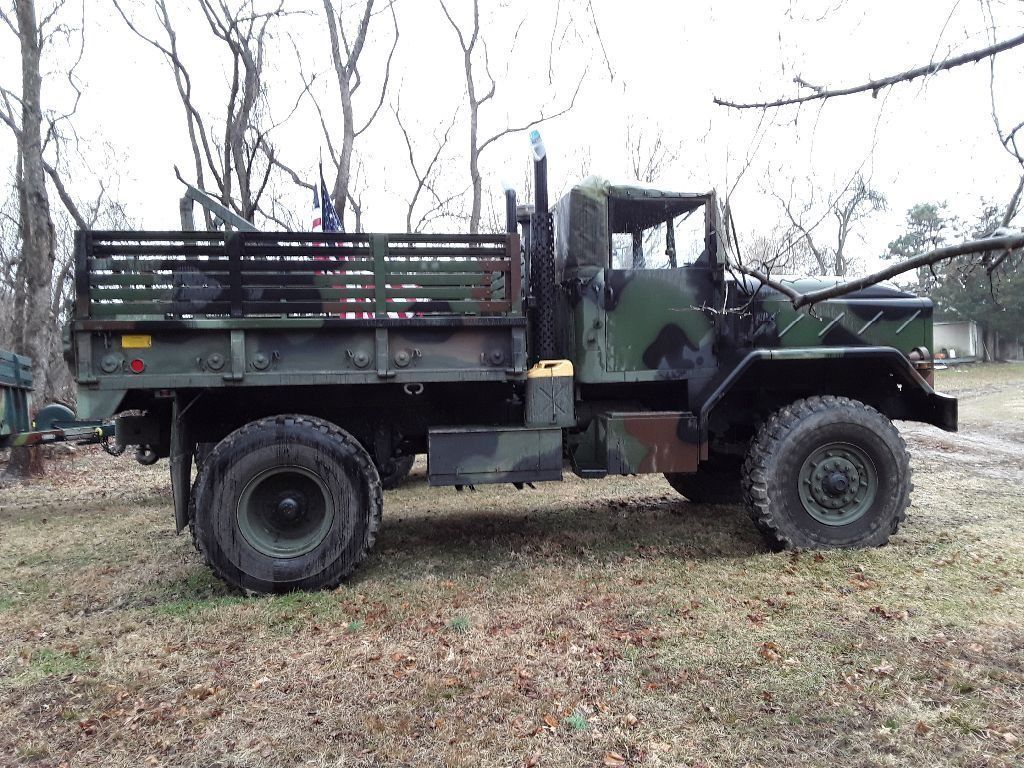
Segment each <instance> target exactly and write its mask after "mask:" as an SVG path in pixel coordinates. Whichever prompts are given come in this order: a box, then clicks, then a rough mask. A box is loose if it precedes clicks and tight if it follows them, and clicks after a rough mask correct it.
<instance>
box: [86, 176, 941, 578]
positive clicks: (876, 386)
mask: <svg viewBox="0 0 1024 768" xmlns="http://www.w3.org/2000/svg"><path fill="white" fill-rule="evenodd" d="M536 172H537V183H536V184H535V187H536V190H537V196H536V200H535V203H534V205H533V206H519V207H517V205H516V201H515V196H514V193H511V192H510V193H508V195H507V200H506V204H507V205H506V208H507V210H506V213H507V231H506V232H505V233H501V234H429V235H424V234H417V235H409V234H377V233H372V234H335V233H330V234H314V233H282V232H273V233H270V232H226V233H225V232H208V231H205V232H196V231H177V232H100V231H90V232H80V233H79V234H78V240H77V253H76V269H75V273H76V281H77V282H76V293H77V296H76V310H75V311H76V314H75V318H74V320H73V324H72V326H71V330H72V334H71V340H70V341H71V343H70V354H71V358H72V359H73V361H74V364H75V367H76V376H77V380H78V383H79V395H78V402H79V406H80V408H81V410H82V415H83V416H84V417H87V418H92V419H105V418H108V417H111V416H113V415H115V414H122V413H123V414H126V415H121V416H119V417H118V418H117V420H116V438H117V441H118V442H119V444H121V445H134V446H138V450H137V453H138V456H139V458H140V459H141V460H144V461H153V460H159V459H161V458H169V464H170V473H171V480H172V485H171V487H172V496H173V507H174V517H175V525H176V527H177V530H178V531H179V532H181V531H183V530H184V529H185V528H191V532H192V536H193V539H194V542H195V545H196V547H197V549H198V550H199V552H200V553H201V555H202V557H203V558H204V559H205V561H206V562H207V563H208V564H209V565H210V566H211V567H212V568H213V570H214V571H215V572H216V573H217V575H218V576H220V577H221V578H222V579H224V580H225V581H227V582H228V583H230V584H232V585H235V586H237V587H239V588H242V589H245V590H249V591H253V592H278V591H285V590H294V589H318V588H324V587H332V586H335V585H337V584H338V583H339V582H340V581H341V580H342V579H344V578H345V577H346V576H348V575H349V574H351V573H352V571H353V569H355V568H356V567H357V566H358V565H359V563H360V562H361V561H362V560H364V559H365V558H366V557H367V554H368V553H369V551H370V549H371V548H372V546H373V544H374V539H375V538H376V536H377V532H378V530H379V527H380V524H381V514H382V510H383V503H384V496H383V494H382V491H381V472H380V470H379V469H378V467H385V466H388V463H389V462H395V461H401V462H403V463H408V462H409V461H410V460H411V459H410V457H413V456H415V455H416V454H426V456H427V479H428V481H429V483H430V485H433V486H454V487H455V488H457V489H461V488H465V487H469V486H475V485H479V484H483V483H512V484H515V485H516V486H517V487H520V488H521V487H523V485H525V484H531V483H536V482H539V481H557V480H560V479H561V478H562V476H563V472H564V471H566V470H567V469H568V470H569V471H572V472H574V473H575V474H577V475H578V476H580V477H583V478H593V479H597V478H602V477H605V476H607V475H609V474H611V475H630V474H640V473H659V474H664V476H665V477H666V478H667V480H668V482H669V483H670V484H671V485H672V486H673V487H674V488H675V489H676V490H677V491H679V493H680V494H682V495H683V496H685V497H686V498H687V499H690V500H692V501H694V502H721V503H732V502H742V503H743V504H744V505H745V506H746V508H747V510H748V511H749V513H750V515H751V517H752V518H753V521H754V523H755V524H756V525H757V526H758V527H759V528H760V529H761V530H762V531H763V532H764V534H765V535H766V536H767V537H768V539H769V541H770V542H771V544H772V545H773V546H777V547H793V548H810V547H858V546H878V545H882V544H884V543H885V542H886V541H887V540H888V538H889V536H890V535H891V534H892V533H893V532H894V531H896V529H897V526H898V525H899V524H900V522H901V521H902V520H903V519H904V516H905V514H906V510H907V506H908V504H909V494H910V491H911V488H912V486H911V470H910V462H909V458H908V455H907V451H906V448H905V445H904V443H903V440H902V439H901V437H900V435H899V433H898V432H897V431H896V429H895V428H894V426H893V424H892V421H891V420H892V419H906V420H913V421H921V422H926V423H929V424H933V425H936V426H938V427H940V428H942V429H946V430H955V429H956V425H957V407H956V406H957V404H956V400H954V399H952V398H950V397H947V396H944V395H942V394H938V393H936V392H935V391H934V389H933V386H932V383H933V382H932V358H931V352H930V349H931V346H932V304H931V302H930V301H929V300H927V299H923V298H918V297H915V296H913V295H911V294H907V293H904V292H901V291H899V290H897V289H895V288H892V287H887V286H875V287H871V288H868V289H865V290H861V291H858V292H856V293H852V294H850V295H847V296H844V297H842V298H841V299H837V300H832V301H826V302H823V303H820V304H817V305H816V306H815V307H814V308H813V311H807V310H803V311H797V310H795V309H794V308H793V306H792V304H791V303H790V302H789V300H788V299H787V298H786V297H785V296H783V295H781V294H779V293H777V292H775V291H773V290H771V289H769V288H768V287H767V286H763V285H760V284H758V283H757V282H756V281H754V280H752V279H750V278H747V277H742V276H736V275H733V274H732V273H731V271H730V269H729V264H728V261H727V259H726V255H725V251H724V249H723V244H722V238H721V227H720V224H719V216H718V212H717V206H716V202H715V196H714V194H713V193H677V192H670V191H664V190H654V189H650V188H646V187H638V186H616V185H612V184H609V183H607V182H605V181H602V180H600V179H588V180H586V181H585V182H583V183H581V184H579V185H577V186H576V187H574V188H573V189H572V190H571V191H570V192H569V193H568V194H567V195H566V196H565V197H564V198H563V199H562V200H560V201H559V202H558V203H557V204H556V205H554V206H553V207H552V208H551V209H549V206H548V203H547V191H546V180H545V176H546V173H545V172H546V159H545V158H543V157H540V158H539V159H538V160H537V163H536ZM677 244H678V247H677ZM797 285H798V287H801V288H810V287H812V285H817V283H815V282H814V281H811V280H801V281H798V282H797ZM198 446H209V448H208V449H207V450H201V451H200V453H201V454H202V456H201V457H200V460H199V461H198V463H197V462H196V454H197V447H198Z"/></svg>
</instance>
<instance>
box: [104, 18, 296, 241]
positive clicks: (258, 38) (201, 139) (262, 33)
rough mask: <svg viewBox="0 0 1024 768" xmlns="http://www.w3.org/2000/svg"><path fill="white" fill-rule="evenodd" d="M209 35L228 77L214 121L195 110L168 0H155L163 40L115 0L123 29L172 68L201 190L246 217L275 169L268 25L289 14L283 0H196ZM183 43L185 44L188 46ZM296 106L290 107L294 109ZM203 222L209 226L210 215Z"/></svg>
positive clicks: (250, 216)
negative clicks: (210, 187)
mask: <svg viewBox="0 0 1024 768" xmlns="http://www.w3.org/2000/svg"><path fill="white" fill-rule="evenodd" d="M196 3H197V5H198V6H199V9H200V10H201V12H202V14H203V18H204V19H205V20H206V22H207V25H208V26H209V28H210V31H211V32H212V33H213V35H214V37H215V38H216V39H217V40H218V41H220V43H221V44H222V45H223V47H224V48H225V49H226V51H227V55H228V69H229V71H230V73H231V74H230V77H229V80H228V81H227V82H226V84H225V85H226V91H227V92H226V94H225V96H224V98H223V103H224V114H223V117H222V119H221V124H220V126H219V130H220V134H219V135H218V134H217V132H216V130H215V129H217V128H218V126H217V125H216V124H215V122H214V120H213V119H212V118H211V117H209V116H208V115H206V114H205V113H204V112H203V111H201V110H200V108H199V106H198V105H197V103H196V97H195V94H194V93H193V88H192V75H191V74H190V72H189V69H188V66H187V64H186V63H185V61H184V59H183V57H182V53H181V48H182V46H181V44H179V41H178V33H177V31H176V28H175V24H174V20H173V19H172V17H171V14H170V11H169V10H168V7H167V3H166V0H153V8H154V10H155V11H156V16H157V21H158V22H159V25H160V27H161V30H162V32H161V37H162V38H163V39H162V40H161V39H158V38H157V37H156V36H155V35H148V34H146V33H145V32H143V31H142V29H141V27H140V26H139V25H138V24H137V23H136V22H135V21H134V20H133V19H132V18H131V17H130V16H129V15H128V14H127V13H126V12H125V11H124V9H123V8H122V6H121V2H120V0H114V7H115V8H116V9H117V11H118V13H119V14H120V15H121V18H122V19H123V20H124V22H125V24H126V25H127V26H128V28H129V29H130V30H131V31H132V32H134V33H135V34H136V35H137V36H138V37H139V38H140V39H141V40H143V41H145V42H146V43H148V44H149V45H151V46H153V47H154V48H155V49H156V50H157V51H159V52H160V54H161V55H162V56H163V57H164V59H165V60H166V61H167V63H168V64H169V65H170V67H171V71H172V73H173V75H174V82H175V86H176V88H177V91H178V97H179V99H180V100H181V104H182V107H183V108H184V110H185V124H186V128H187V130H188V136H189V142H190V144H191V147H192V158H193V162H194V164H195V174H196V181H197V183H198V185H199V186H200V187H205V186H206V183H207V180H208V179H209V180H211V181H212V182H213V184H214V185H215V187H216V190H217V195H218V196H219V198H220V202H221V203H222V204H223V205H225V206H226V207H228V208H230V209H231V210H233V211H234V212H235V213H237V214H238V215H239V216H241V217H242V218H244V219H246V220H248V221H255V216H256V214H257V213H263V210H262V207H261V203H263V202H264V194H265V192H266V190H267V186H268V183H269V181H270V175H271V172H272V169H273V168H274V163H273V162H272V160H273V157H274V148H273V146H272V145H271V144H270V139H269V134H270V132H271V131H272V130H273V129H274V128H275V127H277V125H279V123H275V122H274V121H273V120H272V118H271V117H270V110H269V105H268V101H267V93H266V85H265V82H264V74H263V73H264V68H265V65H266V57H267V44H268V40H269V38H270V31H271V25H272V23H273V22H274V21H275V20H277V19H279V18H281V17H282V16H284V15H286V14H287V12H286V11H285V9H284V6H285V2H284V0H274V2H273V4H271V5H263V4H260V3H259V2H258V1H257V0H242V1H241V2H238V3H236V4H235V5H230V4H229V3H228V0H196ZM186 47H187V45H186ZM293 111H294V110H293ZM206 225H207V228H208V229H212V228H213V222H212V220H211V218H210V214H209V213H208V212H207V213H206Z"/></svg>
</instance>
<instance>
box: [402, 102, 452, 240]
mask: <svg viewBox="0 0 1024 768" xmlns="http://www.w3.org/2000/svg"><path fill="white" fill-rule="evenodd" d="M391 111H392V113H393V114H394V116H395V123H396V124H397V125H398V130H399V131H400V132H401V134H402V138H403V139H404V141H405V149H406V152H407V154H408V158H409V170H410V171H411V172H412V177H413V182H414V183H413V185H412V194H411V195H409V197H407V198H406V200H405V204H406V207H405V231H406V232H409V233H410V234H411V233H413V232H422V231H424V230H425V229H426V228H427V227H428V226H430V224H431V223H432V222H433V221H435V220H437V219H442V218H445V217H446V216H449V215H450V214H451V206H452V204H453V203H454V202H455V200H456V199H457V198H458V197H460V196H461V194H462V192H464V191H465V190H462V191H460V192H454V193H449V192H444V191H441V188H440V186H439V185H440V183H441V178H442V173H441V171H442V167H441V166H442V158H443V157H444V155H445V153H446V152H447V151H448V144H449V139H450V138H451V135H452V131H453V130H454V128H455V123H456V121H457V120H458V116H459V112H458V110H456V111H455V113H454V114H453V115H452V118H451V120H449V121H448V122H447V124H446V125H444V132H443V133H441V134H440V135H438V132H437V131H435V132H434V134H433V136H432V140H431V145H430V148H429V149H428V150H427V153H426V157H425V159H420V160H417V158H416V155H417V143H416V141H415V140H414V139H413V138H412V135H411V134H410V132H409V129H408V128H407V127H406V125H405V120H404V118H403V117H402V111H401V102H400V101H396V103H395V104H394V105H393V106H392V108H391Z"/></svg>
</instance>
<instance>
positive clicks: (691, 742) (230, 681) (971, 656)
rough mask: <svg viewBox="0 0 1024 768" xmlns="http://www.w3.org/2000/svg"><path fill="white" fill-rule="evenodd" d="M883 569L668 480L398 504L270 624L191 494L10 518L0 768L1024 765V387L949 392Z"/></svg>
mask: <svg viewBox="0 0 1024 768" xmlns="http://www.w3.org/2000/svg"><path fill="white" fill-rule="evenodd" d="M938 386H939V388H940V389H944V390H946V391H949V392H952V393H954V394H957V395H958V396H959V397H960V398H961V402H960V409H961V431H960V432H959V433H957V434H947V433H944V432H941V431H939V430H937V429H934V428H931V427H926V426H921V425H910V424H901V425H900V427H901V430H902V431H903V433H904V435H905V437H906V438H907V441H908V444H909V446H910V449H911V452H912V454H913V460H912V465H913V468H914V473H915V474H914V483H915V486H916V490H915V492H914V495H913V501H914V503H913V507H912V508H911V510H910V514H909V518H908V520H907V523H906V525H905V526H904V527H903V528H902V529H901V531H900V533H899V534H898V535H897V536H895V537H894V539H893V541H892V543H891V544H890V545H889V546H888V547H885V548H883V549H879V550H869V551H855V552H824V553H801V554H772V553H769V552H768V551H767V550H766V548H765V546H764V544H763V543H762V541H761V539H760V537H759V536H758V534H757V533H756V531H755V529H754V527H753V524H752V523H751V522H750V521H749V519H748V518H747V517H746V515H745V513H744V512H743V511H742V510H741V509H740V508H738V507H732V506H709V505H697V504H691V503H688V502H686V501H685V500H683V499H682V498H681V497H679V496H678V495H677V494H675V492H674V491H673V490H672V489H671V488H670V487H669V486H668V484H667V483H666V482H665V481H664V480H663V479H662V478H661V477H639V478H614V479H613V478H609V479H606V480H603V481H582V480H578V479H576V478H574V477H571V476H567V478H566V480H565V482H563V483H553V484H548V485H540V486H538V488H537V490H524V491H516V490H515V489H513V488H511V487H481V488H480V490H479V491H478V492H476V493H461V494H460V493H456V492H455V491H454V490H450V489H433V490H431V489H429V488H427V486H426V480H425V478H424V477H423V467H422V466H417V469H416V470H414V478H413V481H412V482H411V483H409V484H408V485H406V486H405V487H403V488H401V489H399V490H397V491H391V492H388V493H387V494H386V495H385V512H384V526H383V529H382V533H381V536H380V538H379V539H378V543H377V547H376V549H375V550H374V552H373V553H372V554H371V556H370V558H369V560H368V561H367V562H366V563H365V564H364V566H363V567H362V568H361V569H360V571H359V572H358V574H357V576H356V577H355V578H354V579H353V580H352V581H350V582H349V583H347V584H346V585H344V586H342V587H341V588H340V589H338V590H336V591H333V592H325V593H319V594H296V595H287V596H282V597H270V598H254V599H247V598H244V597H241V596H239V595H237V594H236V593H233V592H232V591H230V590H229V589H227V588H226V587H224V586H223V585H222V584H221V583H220V582H218V581H216V580H215V579H214V578H213V577H212V576H211V575H210V574H209V572H208V571H207V569H206V568H205V567H204V566H203V564H202V562H201V560H200V559H199V557H198V555H197V554H196V552H195V551H194V550H193V548H192V544H191V541H190V540H189V538H188V537H187V536H175V535H174V533H173V530H172V527H173V522H172V513H171V506H170V498H169V496H170V488H169V480H168V478H167V467H166V463H165V462H161V463H160V464H158V465H157V466H154V467H142V466H139V465H137V464H136V463H135V462H134V460H133V459H132V458H131V457H130V456H127V455H126V456H123V457H121V458H119V459H114V458H111V457H109V456H106V455H105V454H102V453H100V452H96V451H91V450H80V451H78V453H77V455H76V458H74V459H65V460H61V461H59V462H55V463H54V464H53V465H52V467H51V471H50V474H49V475H48V477H47V478H46V479H45V480H43V481H40V482H37V483H35V484H32V485H29V486H23V487H18V486H8V487H6V488H2V489H0V562H2V563H3V564H4V566H5V567H4V569H3V573H2V575H0V765H22V764H24V765H39V766H49V765H54V766H56V765H64V764H66V765H71V766H129V765H131V766H134V765H152V766H160V765H175V766H178V765H183V766H299V765H312V766H321V765H323V766H327V765H331V766H333V765H345V766H385V765H387V766H390V765H409V766H427V765H429V766H478V765H502V766H524V765H526V766H530V765H541V766H575V765H579V766H634V765H636V766H678V765H687V766H709V767H710V766H776V765H786V766H812V765H813V766H818V765H820V766H825V765H829V766H831V765H843V766H907V765H915V766H935V765H964V766H1020V765H1021V764H1022V763H1024V751H1022V748H1024V713H1022V706H1024V607H1022V599H1024V575H1022V574H1024V503H1022V501H1021V498H1022V494H1021V488H1022V485H1024V366H1021V365H1016V366H1015V365H999V366H974V367H970V368H959V369H950V370H947V371H940V372H939V373H938Z"/></svg>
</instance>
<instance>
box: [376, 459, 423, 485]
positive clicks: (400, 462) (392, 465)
mask: <svg viewBox="0 0 1024 768" xmlns="http://www.w3.org/2000/svg"><path fill="white" fill-rule="evenodd" d="M415 463H416V457H415V456H394V457H392V458H391V459H389V460H388V461H387V462H385V464H384V465H383V466H378V467H377V472H378V473H379V474H380V487H381V488H383V489H384V490H385V491H390V490H393V489H395V488H397V487H398V486H400V485H401V484H402V483H404V482H405V480H406V478H407V477H409V473H410V472H411V471H412V465H413V464H415Z"/></svg>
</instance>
